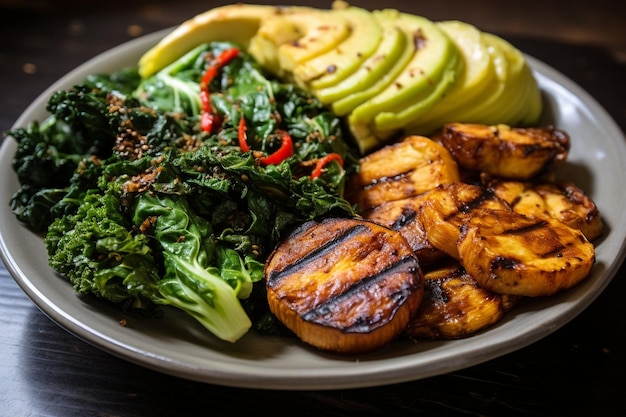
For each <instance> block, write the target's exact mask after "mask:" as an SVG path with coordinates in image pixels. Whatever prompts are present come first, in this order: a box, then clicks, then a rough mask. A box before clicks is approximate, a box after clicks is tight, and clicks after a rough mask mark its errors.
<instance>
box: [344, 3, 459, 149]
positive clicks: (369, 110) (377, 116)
mask: <svg viewBox="0 0 626 417" xmlns="http://www.w3.org/2000/svg"><path fill="white" fill-rule="evenodd" d="M375 13H388V14H392V15H395V18H396V22H397V24H398V25H399V26H400V27H401V28H402V29H403V30H404V31H405V32H406V33H407V34H409V36H410V37H411V39H412V41H413V42H412V43H413V44H414V45H415V49H414V53H413V54H412V56H411V57H410V59H409V61H408V62H407V63H406V64H405V65H404V67H403V68H402V71H401V72H400V73H399V74H398V75H397V76H396V77H395V78H394V79H393V80H392V82H391V83H389V84H388V85H386V86H385V88H384V89H383V90H382V91H380V92H379V93H377V94H376V95H374V96H372V97H371V98H369V99H368V100H367V101H365V102H363V103H362V104H360V105H358V106H357V107H356V108H354V109H353V110H352V113H351V114H350V115H349V117H348V125H349V126H350V129H351V131H352V134H353V135H354V136H355V139H356V141H357V143H359V146H360V147H361V150H362V151H367V150H369V149H368V147H369V146H371V145H372V144H374V143H376V142H379V143H384V142H386V141H387V140H388V138H390V137H391V136H392V135H393V134H394V133H397V132H398V131H399V130H401V129H402V128H403V127H404V126H406V125H408V124H409V123H410V122H411V121H412V120H413V119H414V118H415V117H418V116H419V115H421V114H423V113H424V112H426V111H427V110H428V109H430V108H431V107H432V106H434V105H435V104H436V103H437V102H438V101H439V100H440V99H441V97H443V95H444V94H445V92H446V91H447V90H448V89H449V88H450V87H451V86H452V85H454V82H455V81H456V79H457V76H458V74H459V72H460V71H461V70H462V68H463V60H462V59H461V56H460V53H459V51H458V49H457V48H456V45H455V44H454V43H453V42H452V40H451V39H450V38H449V37H448V36H447V35H446V34H445V33H444V32H443V31H442V30H441V29H440V28H439V27H438V26H437V25H436V24H435V22H432V21H431V20H429V19H427V18H425V17H421V16H415V15H410V14H406V13H401V12H399V11H397V10H389V9H385V10H381V11H377V12H375Z"/></svg>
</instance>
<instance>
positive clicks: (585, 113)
mask: <svg viewBox="0 0 626 417" xmlns="http://www.w3.org/2000/svg"><path fill="white" fill-rule="evenodd" d="M165 33H166V31H162V32H158V33H155V34H152V35H149V36H145V37H142V38H139V39H137V40H135V41H132V42H129V43H126V44H124V45H121V46H119V47H117V48H114V49H112V50H110V51H108V52H106V53H104V54H102V55H99V56H98V57H96V58H94V59H92V60H90V61H88V62H87V63H85V64H84V65H81V66H80V67H79V68H77V69H76V70H74V71H72V72H71V73H69V74H68V75H66V76H65V77H63V78H62V79H61V80H59V81H58V82H57V83H55V84H54V85H52V86H51V87H50V88H49V89H48V90H46V91H45V92H44V93H43V94H42V95H41V96H40V97H39V98H38V99H37V100H35V102H34V103H33V104H32V105H31V106H30V107H28V109H27V110H26V111H25V112H24V114H23V115H22V116H21V117H20V118H19V119H18V120H17V122H16V124H15V126H26V125H27V123H28V122H29V121H30V120H42V119H43V118H44V117H45V116H46V113H45V104H46V102H47V100H48V97H49V96H50V95H51V94H52V93H53V92H54V91H57V90H61V89H65V88H67V87H70V86H72V85H74V84H76V83H78V82H80V81H82V80H83V79H84V78H85V76H86V75H88V74H93V73H101V72H111V71H113V70H115V69H118V68H121V67H123V66H128V65H135V64H136V62H137V60H138V58H139V56H140V55H141V54H142V53H143V52H144V51H146V50H147V49H148V48H150V47H151V46H152V45H153V44H155V43H156V42H157V40H158V39H160V38H161V37H163V36H164V34H165ZM528 60H529V62H530V64H531V65H532V67H533V69H534V71H535V75H536V76H537V78H538V80H539V83H540V85H541V89H542V91H543V93H544V97H545V102H546V112H545V115H544V116H545V120H544V121H546V122H551V123H554V124H555V125H556V126H557V127H559V128H561V129H564V130H566V131H567V132H569V133H570V135H571V139H572V150H571V155H570V157H569V162H568V164H567V166H566V167H564V169H563V170H562V171H561V176H562V177H566V178H568V179H570V180H573V181H574V182H575V183H576V184H578V185H579V186H581V187H582V188H583V189H584V190H585V191H586V192H587V193H589V194H590V195H591V197H592V198H593V199H594V200H595V201H596V203H597V204H598V206H599V207H600V210H601V212H602V215H603V219H604V222H605V224H606V230H607V233H606V235H605V237H604V238H603V239H601V240H600V241H599V242H596V243H597V263H596V265H595V266H594V268H593V271H592V273H591V276H590V277H589V278H588V279H587V280H585V281H584V282H583V283H582V284H581V285H579V286H577V287H576V288H573V289H571V290H569V291H567V292H565V293H563V294H560V295H557V296H554V297H549V298H546V299H540V300H535V301H534V302H532V303H530V304H528V305H525V306H524V307H523V308H520V309H517V310H514V311H512V312H511V313H509V314H508V315H507V316H506V317H505V319H504V320H503V321H502V322H500V323H499V324H498V325H496V326H495V327H493V328H491V329H489V330H487V331H485V332H482V333H480V334H477V335H475V336H473V337H470V338H467V339H464V340H456V341H441V342H427V341H424V342H419V343H414V342H408V341H403V342H396V343H393V344H391V345H390V346H388V347H387V348H385V349H383V350H381V351H379V352H376V353H373V354H369V355H363V356H360V357H353V356H338V355H333V354H328V353H321V352H319V351H316V350H314V349H311V348H309V347H307V346H305V345H303V344H301V343H299V342H298V341H297V340H294V339H285V338H278V337H261V336H258V335H255V334H253V333H250V334H248V335H246V336H245V337H243V338H242V339H241V340H240V341H239V342H237V343H236V344H229V343H227V342H221V341H219V340H217V339H216V338H214V337H213V336H211V335H210V334H208V333H207V332H206V331H204V330H203V329H201V328H200V327H199V325H197V324H196V323H195V322H194V321H193V320H192V319H190V318H188V317H186V316H185V315H184V314H183V313H180V312H178V311H174V310H167V312H166V314H165V316H164V317H163V318H162V319H130V320H128V324H127V325H126V326H125V327H124V326H121V325H120V324H119V321H120V319H121V318H122V315H121V313H120V311H118V310H117V309H115V308H112V307H111V306H110V305H108V304H106V303H103V302H99V301H97V300H96V301H94V300H93V299H91V298H88V297H80V296H77V295H75V294H74V292H73V291H72V288H71V286H70V284H69V283H68V282H67V281H65V280H64V279H62V278H60V277H59V276H57V275H56V274H55V273H54V272H53V271H52V270H51V269H50V268H49V267H48V264H47V256H46V252H45V248H44V246H43V240H42V238H41V236H39V235H37V234H34V233H32V232H31V231H29V230H28V229H27V228H26V227H25V226H24V225H22V224H21V223H19V222H18V221H17V220H16V219H15V218H14V216H13V214H12V213H11V211H10V208H9V205H8V202H9V199H10V198H11V195H12V194H13V193H14V192H15V190H17V188H18V184H17V180H16V178H15V175H14V173H13V171H12V169H11V159H12V157H13V154H14V152H15V143H14V141H13V140H11V139H7V140H5V141H4V143H3V145H2V147H1V149H0V173H1V175H0V201H2V204H0V253H1V255H2V259H3V261H4V262H5V265H6V267H7V269H8V270H9V272H10V273H11V274H12V275H13V277H14V278H15V280H16V281H17V283H18V284H19V285H20V286H21V287H22V289H23V290H24V291H25V292H26V294H27V295H28V296H29V297H30V298H31V299H32V300H33V301H34V303H35V304H36V305H37V306H38V307H39V308H40V309H41V310H42V311H43V312H44V313H45V314H47V315H48V316H49V317H50V318H51V319H52V320H54V321H55V322H56V323H58V324H59V325H60V326H61V327H63V328H65V329H66V330H68V331H69V332H71V333H73V334H74V335H76V336H77V337H79V338H81V339H83V340H85V341H87V342H89V343H91V344H93V345H95V346H97V347H99V348H101V349H103V350H105V351H107V352H109V353H111V354H113V355H116V356H119V357H121V358H124V359H126V360H128V361H131V362H134V363H137V364H140V365H142V366H145V367H147V368H151V369H155V370H158V371H161V372H164V373H167V374H171V375H176V376H179V377H183V378H187V379H191V380H196V381H203V382H207V383H215V384H222V385H229V386H238V387H249V388H272V389H289V390H294V389H339V388H354V387H366V386H373V385H383V384H389V383H396V382H403V381H409V380H415V379H420V378H425V377H429V376H433V375H437V374H442V373H446V372H451V371H454V370H458V369H460V368H465V367H469V366H472V365H475V364H478V363H481V362H484V361H487V360H489V359H492V358H495V357H497V356H500V355H504V354H506V353H509V352H511V351H514V350H516V349H519V348H522V347H524V346H526V345H529V344H531V343H533V342H535V341H537V340H538V339H540V338H542V337H544V336H546V335H548V334H550V333H552V332H553V331H555V330H556V329H558V328H559V327H561V326H563V325H564V324H565V323H567V322H568V321H570V320H571V319H572V318H574V317H575V316H576V315H577V314H578V313H580V312H581V311H582V310H583V309H585V308H586V307H587V306H588V305H589V304H590V303H591V302H592V301H593V300H594V299H595V298H596V297H597V296H598V295H599V294H600V293H601V292H602V290H603V289H604V288H605V287H606V286H607V285H608V284H609V282H610V280H611V279H612V278H613V276H614V275H615V273H616V272H617V270H618V269H619V267H620V265H621V264H622V262H623V260H624V255H625V245H624V239H625V237H626V215H625V214H624V207H626V193H623V192H621V190H622V189H623V181H624V179H625V178H626V165H625V164H626V139H625V138H624V135H623V133H622V132H621V131H620V129H619V128H618V127H617V125H616V124H615V122H614V121H613V120H612V119H611V118H610V116H609V115H608V114H607V113H606V111H605V110H604V109H602V108H601V107H600V106H599V105H598V103H597V102H596V101H595V100H594V99H593V98H591V97H590V96H589V95H588V94H587V93H586V92H585V91H583V90H582V89H581V88H580V87H579V86H577V85H576V84H574V83H573V82H572V81H570V80H569V79H567V78H565V77H564V76H563V75H561V74H560V73H558V72H556V71H555V70H553V69H552V68H550V67H548V66H546V65H545V64H543V63H541V62H538V61H537V60H535V59H533V58H532V57H528Z"/></svg>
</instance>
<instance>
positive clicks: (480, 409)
mask: <svg viewBox="0 0 626 417" xmlns="http://www.w3.org/2000/svg"><path fill="white" fill-rule="evenodd" d="M287 3H289V4H306V3H308V4H314V5H318V6H320V7H321V6H324V5H325V4H324V3H323V2H319V3H316V2H313V1H309V2H305V1H301V2H295V1H293V2H287ZM352 3H353V4H355V5H361V6H366V7H369V8H375V7H383V6H388V7H396V8H400V9H403V10H406V11H410V12H414V13H417V14H422V15H424V16H427V17H430V18H432V19H439V20H442V19H460V20H464V21H467V22H470V23H473V24H475V25H477V26H478V27H480V28H481V29H483V30H487V31H492V32H495V33H498V34H500V35H502V36H504V37H505V38H507V39H508V40H510V41H511V42H513V43H514V44H515V45H516V46H518V47H519V48H520V49H522V50H523V51H525V52H526V53H528V54H530V55H532V56H534V57H536V58H538V59H540V60H542V61H544V62H546V63H548V64H549V65H551V66H553V67H555V68H556V69H558V70H559V71H561V72H562V73H564V74H565V75H567V76H568V77H570V78H572V79H573V80H574V81H575V82H577V83H578V84H579V85H581V86H582V87H583V88H585V89H586V90H587V91H588V92H589V93H590V94H591V95H592V96H594V97H595V98H596V99H597V100H598V101H599V102H600V103H601V104H602V105H603V106H604V107H605V108H606V109H607V110H608V112H609V113H610V114H611V115H612V116H613V117H614V118H615V120H616V121H617V123H618V124H619V126H620V127H621V128H622V130H626V100H625V99H624V98H625V97H626V82H625V81H624V79H625V76H626V71H625V69H626V65H625V63H626V7H625V6H624V2H618V1H614V0H610V1H604V0H594V1H592V2H590V1H552V2H547V1H532V0H525V1H520V2H518V3H516V4H510V3H509V2H497V1H476V2H465V1H448V2H416V3H415V4H412V3H411V4H408V5H407V4H404V3H402V2H400V1H386V2H383V1H353V2H352ZM429 3H433V4H429ZM435 3H436V4H435ZM51 4H54V5H55V6H54V7H53V6H51ZM217 4H220V3H218V2H211V1H196V0H194V1H184V0H181V1H177V2H167V1H158V0H152V1H135V2H131V1H119V0H109V1H106V2H97V3H94V2H78V1H56V2H46V1H45V0H40V1H17V0H15V1H7V0H0V7H1V8H0V128H1V129H2V131H6V130H7V129H9V128H10V127H11V125H12V124H13V122H14V121H15V120H16V119H17V117H18V116H19V114H20V113H21V112H22V111H23V110H24V109H25V107H26V106H27V105H28V104H29V103H30V102H31V101H32V100H33V99H34V98H35V97H36V96H37V95H38V94H39V93H41V92H42V91H43V90H44V89H45V88H46V87H48V86H49V85H50V84H51V83H52V82H54V81H55V80H57V79H58V78H60V77H61V76H62V75H64V74H65V73H66V72H67V71H69V70H71V69H72V68H74V67H76V66H78V65H80V64H81V63H82V62H84V61H85V60H87V59H88V58H91V57H93V56H95V55H97V54H98V53H100V52H103V51H105V50H106V49H109V48H110V47H113V46H115V45H117V44H120V43H122V42H125V41H127V40H130V39H132V38H133V37H136V36H139V35H141V34H145V33H150V32H154V31H156V30H159V29H162V28H166V27H170V26H173V25H176V24H178V23H180V22H181V21H182V20H184V19H186V18H188V17H191V16H192V15H194V14H196V13H199V12H202V11H204V10H206V9H208V8H210V7H212V6H214V5H217ZM616 192H624V190H616ZM625 278H626V269H625V268H624V266H622V268H621V269H620V270H619V272H618V273H617V276H616V277H615V278H614V280H613V281H612V283H611V284H610V285H609V287H608V288H607V290H606V291H605V292H604V293H603V294H601V296H600V297H599V298H598V299H597V300H596V301H595V302H594V303H592V304H591V306H590V307H589V308H588V309H586V310H585V311H584V312H583V313H581V314H580V315H579V316H578V317H576V318H574V319H573V320H572V321H571V322H570V323H568V324H567V325H565V326H564V327H562V328H560V329H558V330H557V331H555V332H554V333H553V334H551V335H550V336H548V337H546V338H544V339H542V340H540V341H538V342H536V343H534V344H532V345H530V346H528V347H525V348H522V349H520V350H518V351H515V352H513V353H510V354H507V355H505V356H501V357H499V358H497V359H494V360H491V361H488V362H486V363H483V364H480V365H477V366H474V367H471V368H468V369H464V370H460V371H457V372H452V373H450V374H445V375H440V376H436V377H431V378H428V379H423V380H418V381H414V382H407V383H402V384H396V385H390V386H383V387H376V388H364V389H351V390H340V391H295V392H291V391H289V392H283V391H271V390H267V391H264V390H251V389H240V388H229V387H222V386H216V385H209V384H203V383H197V382H192V381H187V380H184V379H179V378H176V377H172V376H168V375H164V374H160V373H157V372H154V371H151V370H148V369H144V368H142V367H140V366H137V365H134V364H130V363H128V362H126V361H124V360H122V359H119V358H117V357H114V356H111V355H109V354H107V353H104V352H102V351H101V350H99V349H98V348H96V347H93V346H91V345H88V344H86V343H84V342H83V341H81V340H79V339H77V338H76V337H74V336H73V335H71V334H69V333H67V332H66V331H64V330H63V329H62V328H60V327H58V326H57V325H56V324H55V323H53V322H52V321H51V320H49V319H48V318H47V317H46V316H45V315H44V314H42V313H41V312H40V311H39V310H38V309H37V307H36V306H35V305H34V304H33V303H32V302H31V301H30V299H28V298H27V297H26V296H25V295H24V293H23V292H22V290H21V289H20V288H19V287H18V286H17V284H16V283H15V282H14V281H13V279H12V278H11V277H10V276H9V274H8V272H7V270H6V269H5V268H4V267H3V266H0V415H2V416H7V417H8V416H11V417H19V416H65V417H69V416H153V417H156V416H182V415H196V414H203V415H213V416H221V415H229V416H230V415H244V414H247V415H255V414H257V413H267V414H269V415H311V416H322V415H328V416H335V415H336V416H340V415H358V414H360V415H368V416H369V415H380V416H409V415H428V416H453V415H459V416H622V415H626V414H624V413H625V412H626V382H625V381H626V341H625V339H626V325H625V323H626V320H625V319H624V310H623V306H624V297H625V296H626V282H625V281H624V279H625Z"/></svg>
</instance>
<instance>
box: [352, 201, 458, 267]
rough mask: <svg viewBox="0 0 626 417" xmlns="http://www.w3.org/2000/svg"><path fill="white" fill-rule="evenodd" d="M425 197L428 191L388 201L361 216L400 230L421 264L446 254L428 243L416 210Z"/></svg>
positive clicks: (420, 206) (428, 262)
mask: <svg viewBox="0 0 626 417" xmlns="http://www.w3.org/2000/svg"><path fill="white" fill-rule="evenodd" d="M427 198H428V193H423V194H420V195H417V196H413V197H408V198H403V199H402V200H395V201H388V202H385V203H382V204H380V205H379V206H376V207H374V208H373V209H371V210H368V211H366V212H365V213H363V218H365V219H367V220H371V221H373V222H375V223H378V224H381V225H383V226H385V227H388V228H390V229H392V230H397V231H398V232H400V233H401V234H402V236H404V238H405V239H406V240H407V242H408V243H409V245H410V246H411V249H413V251H414V252H415V254H416V255H417V259H419V262H420V265H422V266H423V265H426V264H431V263H433V262H435V261H437V260H439V259H442V258H443V257H445V256H446V254H445V253H444V252H442V251H441V250H439V249H437V248H435V247H434V246H433V245H432V244H431V243H430V241H429V240H428V238H427V236H426V230H425V229H424V226H423V225H422V223H421V222H420V220H419V217H418V212H419V211H420V210H421V208H422V205H423V203H424V201H425V200H426V199H427Z"/></svg>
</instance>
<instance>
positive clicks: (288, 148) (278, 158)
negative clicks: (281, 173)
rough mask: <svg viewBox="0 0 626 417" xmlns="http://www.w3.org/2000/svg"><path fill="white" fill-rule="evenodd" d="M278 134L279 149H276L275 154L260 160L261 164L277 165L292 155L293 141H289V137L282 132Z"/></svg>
mask: <svg viewBox="0 0 626 417" xmlns="http://www.w3.org/2000/svg"><path fill="white" fill-rule="evenodd" d="M280 133H281V135H280V140H281V144H280V148H278V149H277V150H276V152H274V153H272V154H270V155H268V156H266V157H265V158H261V161H260V162H261V164H263V165H277V164H280V163H281V162H283V161H284V160H285V159H287V158H289V157H290V156H291V155H293V141H292V140H291V136H290V135H289V133H287V132H285V131H284V130H283V131H281V132H280Z"/></svg>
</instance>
